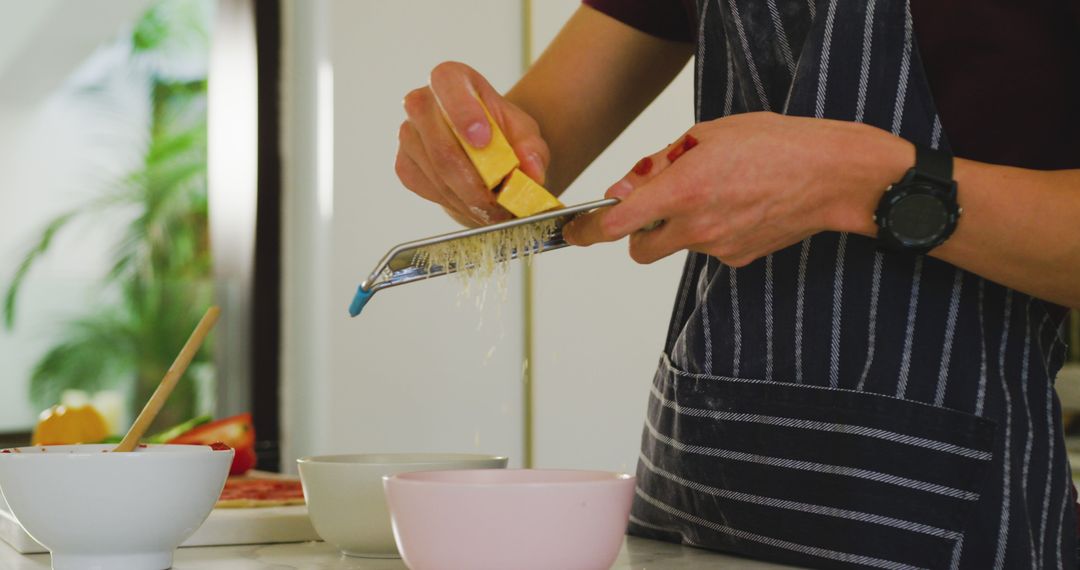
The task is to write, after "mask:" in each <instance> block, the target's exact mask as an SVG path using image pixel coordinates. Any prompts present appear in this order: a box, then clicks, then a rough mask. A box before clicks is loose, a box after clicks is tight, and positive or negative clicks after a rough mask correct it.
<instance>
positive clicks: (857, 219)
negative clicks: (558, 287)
mask: <svg viewBox="0 0 1080 570" xmlns="http://www.w3.org/2000/svg"><path fill="white" fill-rule="evenodd" d="M913 157H914V150H913V149H912V147H911V145H910V144H909V143H906V142H905V141H903V140H902V139H899V138H897V137H894V136H892V135H890V134H888V133H886V132H884V131H881V130H878V129H876V128H873V127H868V126H865V125H861V124H858V123H848V122H843V121H830V120H823V119H808V118H800V117H789V116H783V115H776V114H773V113H747V114H740V115H733V116H730V117H726V118H723V119H717V120H713V121H708V122H704V123H699V124H697V125H695V126H694V127H693V128H691V129H690V130H689V131H688V132H687V134H686V135H684V136H683V137H682V138H680V139H679V140H678V141H676V142H675V143H674V144H672V145H671V146H669V147H667V148H666V149H664V150H662V151H660V152H658V153H656V154H653V155H651V156H648V157H645V158H643V159H642V160H641V161H640V162H638V164H637V165H635V167H634V169H633V170H632V171H631V172H630V173H628V174H627V175H626V176H625V177H624V178H623V179H622V180H620V181H619V182H617V183H616V184H615V185H613V186H612V187H611V188H610V189H609V190H608V191H607V193H606V194H605V196H607V197H618V198H620V199H621V200H622V202H621V203H619V204H617V205H615V206H612V207H610V208H606V209H603V210H599V211H596V212H592V213H590V214H586V215H583V216H581V217H579V218H577V219H576V220H574V221H573V222H571V223H570V224H568V225H567V226H566V228H564V229H563V236H564V237H565V238H566V241H567V242H569V243H571V244H573V245H581V246H586V245H591V244H593V243H598V242H607V241H615V240H618V239H622V238H623V237H626V236H630V256H631V257H632V258H633V259H634V260H635V261H637V262H639V263H652V262H654V261H657V260H659V259H662V258H664V257H666V256H668V255H671V254H672V253H675V252H677V251H680V250H684V249H686V250H690V251H696V252H700V253H704V254H708V255H712V256H714V257H717V258H718V259H720V260H721V261H723V262H724V263H726V264H728V265H732V266H735V267H741V266H743V265H746V264H748V263H750V262H752V261H754V260H755V259H758V258H760V257H763V256H765V255H768V254H770V253H772V252H774V251H777V250H779V249H782V248H784V247H787V246H789V245H791V244H794V243H798V242H799V241H801V240H802V239H803V238H805V237H807V236H810V235H813V234H815V233H817V232H820V231H823V230H834V231H858V232H861V233H871V234H872V233H873V231H874V225H873V222H872V217H871V216H872V213H873V210H874V207H875V206H876V204H877V199H878V198H880V196H881V193H882V192H883V191H884V190H885V187H886V186H887V185H888V184H889V183H890V182H892V181H895V180H898V179H899V178H900V176H901V175H902V174H903V172H904V170H905V169H906V167H907V166H910V164H911V162H912V160H913ZM905 165H906V166H905ZM657 222H662V223H660V225H659V226H658V227H655V229H650V230H643V228H646V227H649V226H650V225H654V224H655V223H657Z"/></svg>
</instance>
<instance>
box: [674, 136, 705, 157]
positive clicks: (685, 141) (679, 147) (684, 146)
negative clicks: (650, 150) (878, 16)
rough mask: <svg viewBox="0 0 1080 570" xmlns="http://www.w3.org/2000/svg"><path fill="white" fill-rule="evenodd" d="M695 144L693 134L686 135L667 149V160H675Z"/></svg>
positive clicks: (695, 140) (696, 141)
mask: <svg viewBox="0 0 1080 570" xmlns="http://www.w3.org/2000/svg"><path fill="white" fill-rule="evenodd" d="M697 144H698V140H697V139H696V138H694V136H693V135H686V136H685V137H683V138H682V141H679V142H676V143H675V146H674V147H673V148H672V149H671V150H669V151H668V153H667V159H668V162H675V161H676V160H678V159H679V157H680V156H682V155H683V153H685V152H686V151H688V150H690V149H692V148H694V147H695V146H697Z"/></svg>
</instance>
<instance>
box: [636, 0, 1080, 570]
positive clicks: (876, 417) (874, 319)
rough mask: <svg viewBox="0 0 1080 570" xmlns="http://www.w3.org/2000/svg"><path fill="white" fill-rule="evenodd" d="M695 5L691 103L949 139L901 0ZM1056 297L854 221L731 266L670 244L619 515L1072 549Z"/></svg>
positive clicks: (742, 543)
mask: <svg viewBox="0 0 1080 570" xmlns="http://www.w3.org/2000/svg"><path fill="white" fill-rule="evenodd" d="M698 10H699V19H698V22H699V35H698V42H697V45H698V53H697V58H696V73H697V76H696V91H697V94H696V107H697V120H699V121H706V120H711V119H716V118H718V117H723V116H726V115H731V114H735V113H743V112H749V111H760V110H766V111H775V112H779V113H786V114H790V115H800V116H810V117H825V118H831V119H841V120H848V121H861V122H865V123H868V124H872V125H875V126H877V127H880V128H882V129H886V130H889V131H891V132H893V133H895V134H897V135H899V136H902V137H904V138H906V139H908V140H910V141H914V142H918V143H922V144H926V145H930V146H933V147H940V148H945V149H947V148H948V137H947V133H945V132H943V131H942V126H941V122H940V120H939V119H938V116H937V113H936V111H935V108H934V101H933V98H932V96H931V92H930V90H929V88H928V85H927V80H926V78H925V76H924V74H923V71H922V65H921V62H920V59H919V53H918V49H917V46H916V45H915V43H914V41H913V22H912V18H911V12H910V9H909V7H908V5H907V2H906V1H905V0H819V1H817V3H816V4H815V2H814V0H765V1H751V0H699V2H698ZM916 24H917V22H916ZM883 190H884V189H883ZM961 195H962V194H961ZM960 223H963V221H961V222H960ZM1065 315H1066V313H1065V311H1064V309H1062V308H1061V307H1057V306H1055V305H1052V304H1050V303H1048V302H1045V301H1043V300H1040V299H1037V298H1032V297H1030V296H1028V295H1025V294H1023V293H1020V292H1018V291H1014V290H1011V289H1009V288H1006V287H1003V286H1001V285H999V284H996V283H993V282H990V281H987V280H984V279H982V278H981V277H979V276H977V275H973V274H971V273H968V272H966V271H964V270H961V269H959V268H957V267H955V266H953V265H950V264H948V263H945V262H942V261H940V260H937V259H934V258H931V257H922V256H911V255H905V254H899V253H888V252H882V251H879V250H878V249H876V248H875V242H874V240H871V239H868V238H864V237H862V236H858V235H846V234H839V233H828V232H827V233H821V234H818V235H815V236H813V237H812V238H808V239H806V240H805V241H803V242H802V243H800V244H796V245H793V246H791V247H788V248H786V249H784V250H781V251H778V252H776V253H774V254H772V255H770V256H768V257H765V258H763V259H760V260H758V261H756V262H754V263H752V264H751V265H749V266H746V267H744V268H739V269H737V270H736V269H735V268H732V267H727V266H725V265H724V264H722V263H720V262H719V261H718V260H717V259H715V258H712V257H709V256H706V255H701V254H696V253H693V254H690V255H689V256H688V257H687V261H686V266H685V269H684V273H683V277H682V281H681V284H680V286H679V289H678V293H677V298H676V302H675V307H674V311H673V316H672V320H671V327H670V331H669V334H668V337H667V341H666V343H665V350H664V354H663V356H662V357H661V360H660V364H659V368H658V370H657V372H656V375H655V379H654V382H653V386H652V393H651V396H650V399H649V407H648V414H647V418H646V423H645V428H644V430H643V435H642V449H641V455H640V459H639V462H638V468H637V475H638V488H637V491H636V492H637V495H636V497H635V503H634V507H633V511H632V516H631V524H630V532H631V533H633V534H638V535H643V536H648V537H651V538H658V539H663V540H671V541H677V542H682V543H685V544H691V545H697V546H703V547H707V548H712V549H717V550H724V551H729V552H736V553H740V554H743V555H745V556H750V557H755V558H762V559H769V560H774V561H778V562H784V563H788V564H795V565H800V566H812V567H819V568H852V567H876V568H977V569H989V568H995V569H998V568H1009V569H1013V568H1041V567H1047V568H1076V567H1077V555H1076V543H1077V540H1076V538H1077V536H1076V535H1077V515H1076V510H1075V507H1074V497H1073V496H1072V491H1071V485H1070V480H1071V474H1070V470H1069V464H1068V460H1067V457H1066V454H1065V446H1064V439H1063V435H1062V425H1061V420H1060V407H1059V402H1058V399H1057V397H1056V394H1055V392H1054V388H1053V381H1054V377H1055V374H1056V372H1057V371H1058V369H1059V368H1060V367H1061V365H1062V362H1063V360H1064V357H1065V344H1064V341H1063V329H1064V327H1063V323H1064V320H1065Z"/></svg>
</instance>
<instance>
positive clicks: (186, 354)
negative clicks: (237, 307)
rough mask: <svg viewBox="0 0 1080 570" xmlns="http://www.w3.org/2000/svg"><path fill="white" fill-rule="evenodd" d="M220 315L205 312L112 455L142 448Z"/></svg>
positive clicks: (213, 308)
mask: <svg viewBox="0 0 1080 570" xmlns="http://www.w3.org/2000/svg"><path fill="white" fill-rule="evenodd" d="M220 314H221V309H219V308H218V307H217V306H216V305H213V306H211V307H210V308H209V309H207V310H206V314H204V315H203V317H202V319H200V320H199V324H198V325H196V327H195V330H194V331H192V333H191V336H190V337H189V338H188V340H187V342H186V343H184V348H182V349H180V354H178V355H176V360H174V361H173V363H172V366H170V367H169V370H168V371H166V372H165V377H164V378H162V379H161V383H160V384H158V387H157V389H156V390H154V394H153V395H152V396H150V399H149V400H148V401H147V402H146V405H145V406H143V409H142V411H141V412H139V417H137V418H135V423H133V424H131V429H129V430H128V432H127V434H125V435H124V439H122V440H121V441H120V444H119V445H117V446H116V448H115V449H113V451H134V450H135V446H136V445H138V444H139V440H140V439H142V436H143V434H145V433H146V430H147V428H149V427H150V424H151V423H153V422H154V418H156V417H157V415H158V412H160V411H161V407H162V406H164V405H165V401H166V400H168V399H169V394H171V393H172V391H173V388H174V387H176V383H177V382H178V381H179V380H180V377H181V376H183V375H184V372H185V371H186V370H187V367H188V365H189V364H191V359H192V358H194V357H195V353H197V352H199V347H200V346H202V343H203V341H204V340H206V335H207V334H209V333H210V329H212V328H214V324H215V323H217V320H218V316H219V315H220Z"/></svg>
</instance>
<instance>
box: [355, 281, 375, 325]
mask: <svg viewBox="0 0 1080 570" xmlns="http://www.w3.org/2000/svg"><path fill="white" fill-rule="evenodd" d="M374 294H375V292H374V291H365V290H364V287H363V286H360V287H357V288H356V296H355V297H353V300H352V304H350V305H349V316H352V317H355V316H356V315H359V314H360V311H363V310H364V305H366V304H367V302H368V299H370V298H371V296H372V295H374Z"/></svg>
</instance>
